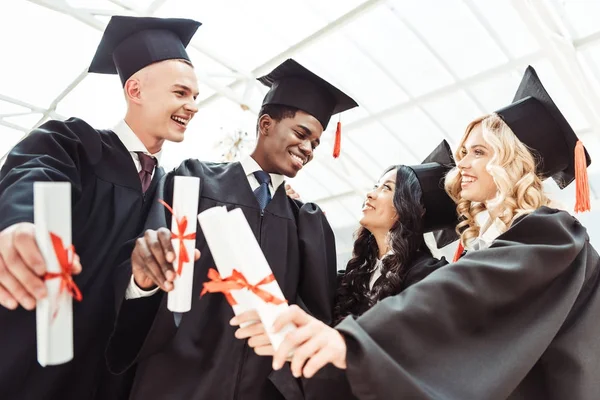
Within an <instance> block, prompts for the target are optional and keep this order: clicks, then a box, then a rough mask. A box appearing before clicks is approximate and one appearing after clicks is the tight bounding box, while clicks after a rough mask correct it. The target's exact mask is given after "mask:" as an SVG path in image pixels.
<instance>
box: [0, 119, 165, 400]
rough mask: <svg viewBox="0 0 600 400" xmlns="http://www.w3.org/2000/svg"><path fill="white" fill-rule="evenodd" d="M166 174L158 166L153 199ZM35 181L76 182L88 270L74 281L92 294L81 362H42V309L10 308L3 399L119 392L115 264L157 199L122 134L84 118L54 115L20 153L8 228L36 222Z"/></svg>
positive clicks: (4, 325) (0, 376)
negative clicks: (114, 356)
mask: <svg viewBox="0 0 600 400" xmlns="http://www.w3.org/2000/svg"><path fill="white" fill-rule="evenodd" d="M162 175H164V172H163V171H162V170H161V169H158V170H157V171H156V173H155V177H154V178H155V179H154V182H153V184H152V186H151V188H150V189H149V191H148V193H147V194H146V196H148V195H149V196H151V195H152V192H153V191H154V190H155V188H156V182H157V181H158V180H159V179H160V177H161V176H162ZM35 181H53V182H70V183H71V185H72V192H71V196H72V198H71V201H72V204H71V206H72V237H73V244H74V245H75V249H76V251H77V253H78V254H79V256H80V257H81V265H82V267H83V270H82V272H81V274H80V275H78V276H75V278H74V279H75V283H76V284H77V285H78V287H79V289H80V290H81V293H82V295H83V301H82V302H76V301H74V302H73V329H74V359H73V360H72V361H71V362H69V363H66V364H63V365H58V366H48V367H45V368H42V367H41V366H40V365H39V364H38V362H37V355H36V354H37V353H36V337H35V335H36V324H35V311H26V310H25V309H23V308H18V309H17V310H15V311H10V310H7V309H5V308H2V307H0V327H1V329H0V349H1V352H2V357H0V398H2V399H7V400H9V399H10V400H13V399H14V400H41V399H49V400H50V399H52V400H54V399H61V400H67V399H77V400H86V399H93V398H97V399H111V400H112V399H116V398H118V394H117V391H119V390H121V388H120V385H121V384H125V385H126V382H124V381H123V382H120V381H122V380H124V377H114V376H111V375H110V374H109V373H108V369H107V368H106V363H105V360H104V350H105V347H106V344H107V342H108V337H109V335H110V332H111V331H112V327H113V324H114V293H113V286H112V281H113V279H114V277H113V276H111V275H112V271H113V270H114V268H112V266H114V265H115V263H117V262H118V261H119V260H120V259H126V257H129V255H130V254H131V248H132V246H129V248H128V249H127V248H122V246H123V245H124V244H125V243H126V242H127V241H128V240H131V239H133V238H136V237H137V236H138V235H139V234H140V232H141V229H142V227H143V222H144V221H145V216H146V214H147V212H148V210H149V202H148V201H146V200H145V196H144V195H143V194H142V188H141V183H140V179H139V177H138V174H137V171H136V168H135V165H134V163H133V160H132V159H131V156H130V154H129V153H128V151H127V149H126V148H125V146H124V145H123V144H122V143H121V141H120V140H119V138H118V137H117V136H116V135H115V134H114V133H113V132H112V131H102V130H95V129H93V128H92V127H91V126H89V125H88V124H87V123H85V122H84V121H82V120H80V119H76V118H71V119H69V120H68V121H65V122H60V121H49V122H47V123H45V124H44V125H42V126H40V127H39V128H38V129H35V130H34V131H33V132H31V134H30V135H28V136H27V137H26V138H25V139H23V140H22V141H21V142H20V143H19V144H17V146H15V147H14V148H13V149H12V150H11V152H10V154H9V155H8V158H7V159H6V163H5V164H4V166H3V168H2V170H1V172H0V230H2V229H4V228H6V227H7V226H10V225H12V224H14V223H18V222H33V182H35ZM131 244H133V242H132V243H131ZM120 249H121V250H120ZM120 251H121V255H119V252H120Z"/></svg>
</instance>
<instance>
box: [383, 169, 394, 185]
mask: <svg viewBox="0 0 600 400" xmlns="http://www.w3.org/2000/svg"><path fill="white" fill-rule="evenodd" d="M385 181H392V183H396V168H394V169H392V170H390V171H388V172H386V173H385V174H383V175H382V176H381V178H379V182H380V183H383V182H385Z"/></svg>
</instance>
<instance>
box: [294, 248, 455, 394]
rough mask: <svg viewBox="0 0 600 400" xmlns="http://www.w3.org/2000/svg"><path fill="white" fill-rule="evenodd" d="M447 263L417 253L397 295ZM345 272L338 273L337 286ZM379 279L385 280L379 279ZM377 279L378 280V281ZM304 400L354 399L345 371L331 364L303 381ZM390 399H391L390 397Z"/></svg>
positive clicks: (429, 255) (443, 259) (428, 255)
mask: <svg viewBox="0 0 600 400" xmlns="http://www.w3.org/2000/svg"><path fill="white" fill-rule="evenodd" d="M447 264H448V262H447V261H446V259H445V258H443V257H442V259H441V260H438V259H437V258H435V257H433V256H432V255H431V254H427V253H424V252H419V253H418V254H417V255H416V256H415V258H414V259H413V260H411V262H410V264H409V265H408V267H407V271H406V275H405V278H404V280H403V281H402V287H401V288H400V291H399V293H401V292H402V291H404V290H405V289H406V288H408V287H409V286H412V285H414V284H416V283H417V282H420V281H421V280H423V279H425V278H426V277H427V276H428V275H429V274H431V273H432V272H434V271H436V270H437V269H439V268H441V267H443V266H445V265H447ZM344 274H345V271H338V285H339V283H340V282H341V280H342V278H343V276H344ZM379 279H385V278H383V277H380V278H379ZM379 279H378V280H379ZM303 384H304V388H305V395H306V396H305V398H306V400H321V399H322V400H352V399H356V397H355V396H354V395H353V394H352V388H351V386H350V384H349V382H348V378H347V376H346V371H345V370H341V369H338V368H336V367H334V366H333V365H332V364H329V365H327V366H326V367H325V368H323V369H321V370H320V371H319V372H318V373H316V374H315V375H314V376H313V377H312V378H310V379H303ZM390 398H391V397H390Z"/></svg>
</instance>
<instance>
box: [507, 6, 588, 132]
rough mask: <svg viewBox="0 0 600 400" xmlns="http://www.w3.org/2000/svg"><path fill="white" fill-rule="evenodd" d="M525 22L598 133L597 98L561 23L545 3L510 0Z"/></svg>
mask: <svg viewBox="0 0 600 400" xmlns="http://www.w3.org/2000/svg"><path fill="white" fill-rule="evenodd" d="M511 4H512V6H513V7H514V9H515V10H516V11H517V13H518V14H519V16H520V17H521V19H522V20H523V22H524V23H525V25H526V26H527V27H528V28H529V30H530V32H531V34H532V35H533V37H534V38H535V39H536V40H537V42H538V43H539V44H540V46H541V47H542V49H543V50H544V52H545V53H546V55H547V56H548V57H549V58H550V60H551V61H552V65H553V66H554V68H555V70H556V72H557V74H558V76H559V78H560V80H561V81H562V82H563V83H564V85H565V87H566V88H568V89H569V93H570V94H571V96H572V97H573V100H574V101H575V104H576V105H577V108H578V109H579V110H580V111H581V112H582V114H583V115H584V116H585V117H586V119H587V120H588V122H589V123H590V124H591V126H592V128H593V130H594V131H595V132H596V133H597V134H600V115H599V114H598V112H597V111H596V110H598V109H600V97H598V95H597V94H596V93H595V92H594V91H593V90H592V88H593V86H592V85H591V84H590V82H589V81H588V80H587V77H586V75H585V72H584V71H583V69H582V68H581V66H580V65H579V61H578V59H577V48H576V47H575V46H574V44H573V41H572V39H571V38H570V36H569V33H568V30H567V29H566V27H565V26H564V23H563V22H562V21H561V20H560V17H558V15H557V13H556V10H555V9H554V8H552V7H550V6H549V4H548V3H545V2H541V1H536V0H511Z"/></svg>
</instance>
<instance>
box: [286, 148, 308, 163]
mask: <svg viewBox="0 0 600 400" xmlns="http://www.w3.org/2000/svg"><path fill="white" fill-rule="evenodd" d="M288 153H290V155H291V156H292V159H293V160H296V161H298V163H300V165H302V166H304V165H305V164H306V159H305V158H302V157H299V156H297V155H295V154H294V153H292V152H291V151H290V152H288Z"/></svg>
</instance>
